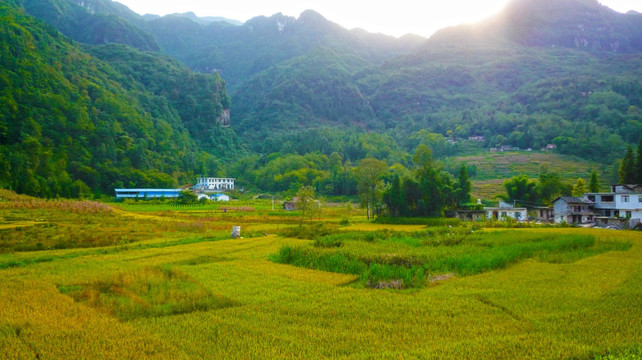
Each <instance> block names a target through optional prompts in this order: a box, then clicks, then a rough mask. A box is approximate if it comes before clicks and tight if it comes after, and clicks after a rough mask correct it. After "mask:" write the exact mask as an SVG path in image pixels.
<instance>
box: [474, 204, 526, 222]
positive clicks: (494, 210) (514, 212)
mask: <svg viewBox="0 0 642 360" xmlns="http://www.w3.org/2000/svg"><path fill="white" fill-rule="evenodd" d="M484 211H485V212H486V218H487V219H491V220H492V219H495V220H507V219H508V218H512V219H515V220H517V221H525V220H528V210H527V209H526V208H516V207H514V206H513V205H511V204H507V203H505V202H502V201H500V202H499V206H498V207H485V208H484Z"/></svg>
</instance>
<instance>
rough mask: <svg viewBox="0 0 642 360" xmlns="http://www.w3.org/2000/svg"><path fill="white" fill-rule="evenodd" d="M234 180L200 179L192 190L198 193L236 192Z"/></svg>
mask: <svg viewBox="0 0 642 360" xmlns="http://www.w3.org/2000/svg"><path fill="white" fill-rule="evenodd" d="M235 181H236V179H234V178H211V177H199V178H198V179H196V185H194V186H193V187H192V189H194V190H197V191H207V190H210V191H224V190H234V182H235Z"/></svg>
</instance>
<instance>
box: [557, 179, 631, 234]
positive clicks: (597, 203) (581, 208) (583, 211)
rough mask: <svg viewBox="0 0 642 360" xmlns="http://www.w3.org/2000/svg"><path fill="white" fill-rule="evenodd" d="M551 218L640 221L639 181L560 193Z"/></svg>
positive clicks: (625, 224)
mask: <svg viewBox="0 0 642 360" xmlns="http://www.w3.org/2000/svg"><path fill="white" fill-rule="evenodd" d="M553 208H554V216H555V217H554V222H555V223H562V222H566V223H569V224H596V225H597V226H616V227H632V226H635V225H637V224H639V223H640V222H641V221H642V185H640V184H635V185H632V184H630V185H627V184H617V185H611V191H610V192H604V193H586V194H584V197H581V198H580V197H570V196H562V197H559V198H557V199H556V200H555V202H554V203H553Z"/></svg>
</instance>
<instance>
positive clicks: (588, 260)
mask: <svg viewBox="0 0 642 360" xmlns="http://www.w3.org/2000/svg"><path fill="white" fill-rule="evenodd" d="M0 195H3V194H0ZM0 197H1V198H3V199H5V200H3V201H0V246H1V247H0V358H2V359H33V358H40V359H60V358H62V359H81V358H109V359H141V358H157V359H202V358H205V359H266V358H279V359H315V358H342V359H344V358H345V359H379V358H385V359H387V358H394V359H406V358H420V359H423V358H433V359H640V358H642V315H641V314H642V234H641V233H640V232H633V231H609V230H594V229H575V228H534V229H495V228H494V229H480V228H472V227H460V226H456V227H453V228H448V227H432V228H426V227H425V226H420V225H386V224H372V223H368V222H365V221H364V220H362V219H363V218H362V217H361V216H359V214H358V212H357V211H356V210H355V211H354V214H352V215H353V216H351V219H350V220H351V223H352V224H351V225H349V226H339V225H337V223H338V221H337V219H338V218H340V217H342V216H345V213H344V212H342V211H340V210H338V209H330V210H329V211H328V212H327V213H323V214H322V215H321V218H322V223H324V224H325V225H324V226H323V227H324V228H326V230H327V231H326V232H327V234H326V235H325V236H317V237H316V240H312V239H298V238H294V237H287V236H285V235H284V234H285V233H286V232H287V233H288V234H294V233H295V232H296V231H295V230H293V228H294V227H296V225H294V224H292V223H291V222H292V220H298V219H296V218H294V219H292V216H281V215H280V213H278V212H277V213H274V214H272V215H268V214H267V212H268V211H267V210H265V211H263V210H261V209H262V208H263V209H264V208H265V206H264V205H260V204H259V205H257V206H256V209H257V210H255V211H247V212H240V213H239V214H236V215H235V216H234V217H230V214H226V213H223V214H221V213H209V214H203V213H200V212H199V211H198V210H195V209H191V210H189V211H184V210H182V209H173V210H172V209H166V208H159V209H154V208H153V207H151V206H149V205H144V204H141V205H140V206H141V209H137V207H136V206H137V205H128V206H118V207H115V208H114V209H113V210H112V211H108V210H104V211H99V212H89V211H87V212H83V210H80V209H81V208H82V207H78V206H79V205H74V206H76V207H72V206H70V205H56V206H53V205H47V204H44V203H30V204H31V205H29V206H27V205H25V204H23V203H22V202H21V201H20V200H15V199H14V200H12V199H9V200H6V199H7V196H0ZM82 205H83V206H84V207H89V208H90V207H91V206H90V205H91V203H83V204H82ZM243 206H250V205H249V204H244V205H243ZM74 209H76V210H74ZM101 209H102V208H101ZM201 210H203V211H204V212H206V211H209V210H210V209H201ZM269 211H271V209H269ZM265 219H267V220H268V221H267V222H264V220H265ZM237 221H242V222H238V223H237ZM295 223H296V221H295ZM43 224H47V225H43ZM237 224H240V225H241V226H242V235H244V236H245V238H243V239H236V240H232V239H229V234H230V232H231V227H232V225H237ZM313 226H316V225H313ZM313 228H314V227H313ZM55 229H65V230H64V231H61V232H60V233H58V232H57V231H55ZM70 229H71V230H70ZM470 230H473V231H474V232H473V233H471V234H469V235H465V234H468V232H469V231H470ZM310 233H311V232H306V234H310ZM25 234H26V235H25ZM74 234H78V235H77V236H75V237H74ZM91 234H94V235H93V237H92V236H90V235H91ZM312 235H314V234H313V233H312ZM464 235H465V236H464ZM56 236H58V238H57V239H56V240H55V241H50V242H47V239H48V238H51V237H56ZM124 236H127V238H126V239H127V241H124V240H123V239H124ZM248 236H251V237H248ZM289 236H292V235H289ZM309 237H314V236H309ZM111 238H113V239H114V241H113V243H109V241H107V240H108V239H111ZM32 239H36V240H32ZM33 241H37V242H39V243H41V245H40V246H37V245H35V244H32V242H33ZM337 244H339V245H337ZM57 245H58V246H57ZM286 248H289V249H299V250H300V251H302V252H303V253H305V254H311V257H310V259H312V263H311V264H310V263H305V264H304V263H300V264H297V265H300V266H293V265H290V264H285V263H278V262H277V260H278V259H276V258H275V257H276V256H277V255H278V254H279V253H281V252H282V251H283V249H286ZM324 254H330V255H333V254H342V255H343V256H345V257H346V258H349V259H351V260H355V261H357V262H359V263H360V264H361V265H359V266H362V267H361V268H358V269H355V270H354V271H343V272H341V271H339V269H337V268H331V267H328V268H326V270H332V271H324V270H318V268H319V267H320V266H321V265H319V264H320V263H321V264H322V262H319V261H318V260H319V259H320V258H321V256H322V255H324ZM446 259H450V260H448V261H446ZM497 259H499V260H497ZM440 261H441V262H440ZM364 264H365V265H364ZM382 264H384V265H385V264H387V265H394V266H397V268H396V270H395V271H398V270H403V269H412V266H415V267H417V269H416V270H418V268H419V267H421V269H422V271H423V274H424V275H423V276H422V277H419V276H415V275H416V273H415V274H412V275H413V276H411V277H410V278H409V279H411V282H410V283H408V284H406V285H407V286H404V288H403V289H391V288H387V289H374V288H372V287H371V286H368V281H369V280H372V279H377V281H379V280H381V281H392V280H403V276H401V275H399V274H400V273H395V272H394V271H392V272H385V271H380V272H379V273H376V271H373V270H372V267H373V266H375V265H376V266H377V267H380V266H381V265H382ZM475 264H477V265H478V266H477V267H473V265H475ZM487 265H488V266H487ZM363 266H365V267H363ZM393 270H394V269H393ZM373 273H376V274H379V276H380V277H379V278H376V277H373V278H368V275H372V274H373ZM364 274H366V275H364ZM382 274H383V275H382ZM390 274H392V275H390ZM364 276H365V277H364Z"/></svg>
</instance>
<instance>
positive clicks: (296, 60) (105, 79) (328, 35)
mask: <svg viewBox="0 0 642 360" xmlns="http://www.w3.org/2000/svg"><path fill="white" fill-rule="evenodd" d="M8 3H11V4H15V7H16V8H19V9H24V10H29V11H30V12H37V11H40V12H43V13H45V14H44V15H43V19H44V20H45V21H47V22H50V23H51V24H52V25H53V26H55V27H56V28H57V29H59V31H61V32H62V33H65V34H68V36H70V37H71V38H73V39H75V40H76V41H79V42H82V43H86V44H82V45H74V44H73V42H70V41H69V40H70V39H68V38H65V37H63V36H60V35H59V34H57V33H56V32H55V31H54V30H53V29H51V28H48V27H46V26H43V24H42V23H39V22H37V21H35V22H34V21H33V20H25V21H27V23H28V24H29V25H28V26H26V25H22V21H23V19H28V17H26V16H24V14H23V13H21V12H20V10H16V9H12V8H7V9H8V10H7V11H8V12H9V13H11V14H13V15H11V16H14V18H12V20H11V21H12V22H13V23H16V24H18V25H19V26H23V27H26V28H27V29H28V31H26V32H31V31H34V32H36V33H38V34H40V33H41V32H44V33H49V34H50V35H51V36H53V39H55V40H51V39H48V38H46V39H45V40H46V41H50V40H51V41H52V44H58V43H59V42H60V43H62V44H64V45H59V47H62V48H65V49H66V48H67V47H69V48H71V49H74V50H73V51H72V52H74V53H78V54H82V55H79V58H80V59H88V60H87V61H85V62H82V61H80V62H78V63H77V64H76V63H75V62H73V61H71V65H69V66H68V67H67V68H65V67H62V68H60V69H59V68H57V67H56V66H53V65H51V64H53V63H55V60H53V59H56V58H58V57H59V58H60V59H65V56H66V52H65V51H67V50H65V51H62V50H61V51H60V52H58V53H45V52H42V50H41V49H40V47H38V46H40V45H38V46H36V47H35V50H33V49H32V48H29V49H31V50H33V54H32V57H33V58H34V59H38V60H37V61H36V60H34V61H31V63H34V64H41V63H43V64H46V63H47V62H50V63H51V64H50V65H51V66H50V67H32V68H29V69H28V70H27V69H26V68H21V67H20V66H22V65H24V64H21V63H19V62H18V63H15V64H14V63H11V62H7V64H8V65H7V66H9V67H8V68H7V69H8V70H7V71H9V72H13V73H15V74H18V73H20V74H22V75H21V76H17V75H11V74H9V73H8V72H7V74H9V75H7V76H5V78H7V79H10V80H7V81H6V83H7V84H10V86H11V87H7V88H5V89H4V90H5V93H9V94H11V96H12V97H13V98H14V99H13V100H11V99H10V98H9V97H5V98H3V100H2V101H4V100H6V101H7V103H8V104H9V105H11V104H13V103H16V104H17V106H18V107H20V106H22V109H21V110H20V111H22V112H21V113H20V115H19V116H18V115H15V114H10V113H9V110H6V111H5V112H4V113H3V119H5V124H7V126H6V127H7V128H8V129H9V128H11V130H10V131H13V134H17V135H15V136H14V137H12V138H11V139H20V141H13V140H11V141H9V140H8V139H9V137H7V138H6V139H7V140H6V142H4V140H3V143H2V144H1V145H2V146H3V151H4V152H3V154H11V155H12V156H13V159H12V160H11V161H9V160H6V161H5V162H4V163H2V162H0V165H2V166H0V168H4V169H8V168H11V171H14V170H16V169H27V170H28V171H27V170H24V171H23V170H20V171H18V170H16V172H15V173H16V174H18V173H21V174H23V175H20V176H22V177H23V178H25V179H35V181H36V182H37V183H38V184H39V186H40V188H41V189H48V190H46V191H45V190H42V191H41V190H37V191H36V190H31V192H30V193H32V194H36V195H43V196H59V195H60V196H67V194H69V193H70V192H71V190H58V188H57V187H56V186H57V185H50V184H47V181H45V179H49V178H51V176H50V174H53V173H56V172H58V173H62V172H60V171H59V170H58V169H64V171H65V172H66V174H67V175H68V179H67V178H65V180H64V181H63V182H65V183H66V184H70V182H69V181H68V180H71V183H73V182H75V181H76V180H79V181H80V182H79V183H76V186H75V188H74V189H75V190H74V192H73V194H76V195H77V194H78V192H79V191H80V190H78V189H82V188H83V184H84V185H87V186H88V188H87V189H85V190H87V191H93V192H100V191H102V192H109V191H110V189H111V188H113V187H116V186H118V185H126V186H142V185H149V186H161V185H163V186H165V184H177V183H185V182H191V181H193V179H190V176H193V175H194V174H198V173H200V174H212V175H215V174H217V173H218V172H220V171H221V169H222V168H223V167H225V168H226V171H227V172H228V173H232V174H234V176H236V177H238V178H239V182H240V183H241V182H244V184H246V185H247V186H248V187H256V188H260V189H266V190H271V191H285V190H288V189H290V188H291V186H292V184H317V185H319V186H321V187H322V188H324V189H329V190H327V192H326V193H327V194H332V195H351V194H352V195H353V194H354V188H355V187H354V183H353V180H354V179H352V180H346V179H349V178H350V174H351V164H356V163H357V162H359V161H360V160H362V159H364V158H378V159H382V160H385V162H386V163H387V164H388V165H392V166H393V167H395V169H396V170H395V171H399V173H400V174H408V169H403V168H404V167H408V168H412V167H413V166H415V165H414V164H413V161H412V159H411V156H410V155H409V154H410V153H412V152H414V151H415V149H416V148H417V146H418V145H421V144H424V145H427V146H429V147H430V149H431V150H432V154H433V155H434V156H435V157H437V158H439V157H442V156H445V155H453V154H457V153H459V152H462V151H466V149H470V148H471V147H473V148H475V149H477V150H479V149H480V148H486V149H487V148H489V147H495V146H498V145H512V146H518V147H520V148H534V149H538V148H540V147H542V146H545V145H546V144H550V143H553V144H556V145H557V147H558V151H559V152H561V153H563V154H572V155H577V156H580V157H583V158H588V159H593V160H597V161H601V162H603V163H606V164H608V163H609V162H613V161H614V159H619V158H621V156H622V153H623V152H624V149H625V148H626V146H627V143H629V144H631V143H638V142H639V139H640V136H642V113H640V110H639V108H640V105H641V104H642V80H641V79H642V52H641V51H640V46H639V44H640V39H641V38H642V31H641V30H640V26H639V24H640V18H641V17H642V15H640V14H637V13H629V14H619V13H616V12H614V11H612V10H610V9H608V8H605V7H602V6H601V5H599V3H597V1H595V0H558V1H549V0H545V1H535V0H514V1H512V2H511V3H510V4H509V6H508V7H507V8H506V9H505V10H504V11H502V12H500V13H499V14H497V15H496V16H494V17H491V18H489V19H486V20H484V21H481V22H479V23H477V24H469V25H461V26H456V27H452V28H448V29H444V30H442V31H440V32H438V33H437V34H435V35H434V36H433V37H431V38H430V39H428V40H425V39H421V38H418V37H413V36H406V37H403V38H399V39H395V38H392V37H388V36H384V35H376V34H369V33H367V32H365V31H363V30H346V29H344V28H342V27H340V26H339V25H337V24H334V23H332V22H331V21H329V20H327V19H325V18H324V17H323V16H321V15H320V14H318V13H316V12H314V11H306V12H304V13H303V14H301V16H300V17H299V18H293V17H288V16H284V15H282V14H276V15H273V16H270V17H257V18H254V19H252V20H250V21H248V22H246V23H245V24H242V25H233V24H230V23H227V22H220V21H209V20H205V19H200V18H195V17H194V16H193V14H192V15H190V14H189V13H188V14H173V15H168V16H164V17H154V16H140V15H137V14H135V13H133V12H131V11H129V9H127V8H126V7H124V6H122V5H119V4H117V3H114V2H111V1H105V0H87V1H81V0H10V2H8ZM39 4H40V5H39ZM49 13H50V14H49ZM15 14H20V16H18V17H16V15H15ZM18 18H20V19H19V20H16V19H18ZM104 18H108V19H111V20H110V21H113V23H117V24H121V23H122V24H124V26H123V27H119V28H118V29H119V30H118V31H117V32H116V33H117V34H119V36H114V37H111V38H109V40H105V41H90V40H86V39H85V38H82V37H81V35H83V34H80V33H79V31H80V30H83V31H89V32H90V33H91V32H92V31H94V30H95V31H96V33H95V34H94V35H91V34H84V35H86V36H89V37H90V38H96V37H99V36H98V35H100V34H103V33H104V29H109V27H106V28H104V29H103V27H101V26H99V24H100V23H101V21H102V19H104ZM60 19H69V21H68V23H63V22H62V21H61V20H60ZM78 19H86V23H83V24H84V25H83V26H85V27H83V26H80V27H79V28H75V26H76V25H77V24H80V23H81V22H79V21H78ZM70 24H71V25H73V26H71V25H70ZM65 26H68V27H70V29H71V30H70V32H69V33H66V31H67V30H65ZM40 27H42V29H46V30H42V29H40ZM137 34H138V35H137ZM140 34H142V35H140ZM13 35H15V34H14V33H12V32H11V31H8V32H7V33H6V34H5V35H4V36H5V37H3V41H5V39H6V42H7V44H8V45H6V46H8V48H11V47H12V46H14V45H13V44H14V43H19V42H20V41H21V40H17V38H13V37H12V36H13ZM54 35H55V36H54ZM84 35H83V36H84ZM139 35H140V36H139ZM101 36H102V35H101ZM33 38H34V39H35V40H34V41H36V43H37V42H39V41H45V40H43V38H42V37H41V36H40V35H38V36H33ZM139 38H140V39H148V40H149V39H151V41H150V42H147V41H143V42H142V44H148V45H150V44H157V47H158V49H160V51H161V52H162V53H164V54H166V55H172V56H173V57H174V58H176V59H178V60H179V61H181V62H183V63H184V64H187V65H188V66H189V67H191V68H192V71H190V70H188V69H187V68H186V67H185V66H184V65H181V63H179V62H178V61H177V60H173V59H169V58H167V57H164V56H162V55H160V54H159V53H158V51H157V50H158V49H156V48H153V46H152V47H146V46H147V45H145V46H142V45H137V44H138V43H137V42H136V41H132V39H139ZM103 42H106V44H103ZM97 43H98V44H100V45H96V44H97ZM56 46H58V45H56ZM150 46H151V45H150ZM54 47H55V46H54ZM31 50H30V51H31ZM150 50H151V51H150ZM67 52H68V51H67ZM11 66H12V67H11ZM38 66H40V65H38ZM42 66H44V65H42ZM48 66H49V65H48ZM75 66H78V67H79V68H78V69H76V68H75ZM86 66H87V69H86V70H84V72H83V71H82V70H79V69H80V68H83V69H84V67H86ZM195 71H196V72H195ZM198 71H200V72H198ZM32 72H36V73H37V74H38V77H41V78H42V79H40V80H38V81H37V82H36V83H34V85H33V86H34V88H38V86H41V85H39V84H41V82H42V81H45V82H46V81H49V82H51V83H59V82H61V83H64V81H67V82H71V85H64V86H63V88H65V87H69V89H71V90H69V91H67V92H62V93H61V96H62V99H60V98H58V99H60V104H58V105H56V104H53V105H52V104H50V103H48V102H47V101H45V100H39V101H41V104H39V105H36V106H35V107H34V106H33V105H31V104H32V103H34V101H33V100H31V99H28V98H21V100H17V99H16V96H19V94H21V93H20V92H17V93H14V90H15V89H19V88H20V86H19V85H17V84H18V83H17V82H16V81H23V80H19V79H21V77H25V79H29V78H30V77H33V75H30V74H32ZM76 72H78V73H79V74H86V75H83V76H86V77H87V78H88V79H92V80H91V82H92V83H94V84H97V87H98V88H100V89H103V91H107V92H109V93H110V94H111V93H113V95H110V96H111V97H112V98H113V99H116V100H114V102H115V103H118V104H119V106H112V107H104V108H101V107H99V106H97V105H94V104H93V102H96V104H99V105H101V106H102V104H104V103H106V102H105V101H102V100H101V101H99V100H98V98H96V99H95V98H94V97H93V96H94V94H93V93H91V92H89V93H88V95H89V97H90V102H89V104H91V106H89V105H87V106H85V105H84V104H85V103H84V102H80V103H79V104H81V105H82V106H85V108H86V109H85V110H81V112H86V113H87V114H88V115H87V116H86V117H84V118H88V119H89V122H90V123H92V124H93V125H92V126H94V128H95V127H97V126H98V125H96V124H97V120H98V118H97V117H96V116H95V114H96V113H95V112H94V110H93V108H96V109H98V110H99V112H100V111H102V113H101V114H103V117H104V118H106V119H108V120H105V121H106V122H105V123H106V124H112V122H113V121H114V120H117V122H115V123H114V124H116V123H117V124H118V126H120V127H121V128H122V127H127V129H126V130H125V132H126V133H128V132H129V131H130V130H131V129H135V128H137V127H142V128H144V130H131V131H138V132H137V133H135V134H134V135H131V134H129V133H128V135H127V136H128V137H129V138H131V139H132V140H133V141H124V142H122V143H120V142H118V141H115V140H113V139H121V138H122V137H121V136H120V135H121V133H120V130H118V126H116V125H113V126H111V125H110V126H111V128H109V129H110V130H109V131H106V132H103V133H101V134H102V135H101V136H97V135H96V134H94V133H93V130H91V131H89V133H90V134H91V136H93V137H91V136H89V137H88V136H84V137H83V136H78V137H76V136H71V137H72V140H75V139H77V140H78V141H84V139H87V138H92V139H93V140H91V141H90V143H91V146H89V145H86V146H85V145H83V146H84V148H83V149H84V150H82V149H81V148H82V146H81V147H78V146H77V145H74V146H76V147H74V148H73V149H74V150H73V151H74V154H76V153H77V154H82V153H83V151H84V152H85V153H87V154H88V155H87V156H86V157H85V158H82V157H81V158H82V159H83V160H82V161H81V162H78V161H74V162H73V164H72V162H71V160H66V159H65V160H64V161H59V163H57V164H58V165H56V169H55V170H50V169H46V168H44V167H42V166H41V165H42V164H45V163H46V164H49V163H56V160H54V158H55V159H58V158H65V156H68V154H69V149H71V148H70V147H65V146H66V145H65V146H63V145H61V144H59V143H58V142H57V141H58V139H62V138H63V136H60V134H64V133H65V131H67V130H69V131H70V133H72V134H75V133H74V131H76V130H77V129H75V128H74V126H70V128H69V129H67V130H62V129H63V127H61V126H60V124H58V123H57V122H55V121H53V122H52V121H50V120H48V119H46V117H43V116H42V115H38V116H31V117H30V115H29V114H28V111H27V110H28V108H29V107H30V106H32V107H33V108H34V109H41V110H38V111H40V112H41V113H42V112H45V109H47V107H50V108H51V109H53V110H51V112H54V113H55V112H56V111H58V110H56V109H58V107H60V106H62V107H64V108H65V109H67V108H73V107H74V106H72V105H73V104H74V103H78V101H76V98H74V97H73V95H72V94H73V93H75V92H77V93H80V94H82V91H83V89H84V87H82V86H80V85H79V84H78V83H77V81H76V80H77V77H74V76H73V74H75V73H76ZM94 72H96V74H94ZM43 74H53V75H54V77H52V78H49V77H47V76H44V75H43ZM93 77H95V78H96V79H98V80H93ZM16 79H18V80H16ZM74 79H76V80H74ZM41 80H42V81H41ZM230 82H231V83H232V84H233V92H232V96H231V101H230V96H228V95H227V91H226V90H225V86H226V83H230ZM85 87H86V86H85ZM6 89H10V90H6ZM38 89H40V88H38ZM43 89H44V90H43ZM105 89H107V90H105ZM52 92H53V91H51V90H48V89H46V88H42V89H40V90H38V91H34V92H33V93H35V94H42V93H47V94H48V93H52ZM12 101H13V102H12ZM92 101H93V102H92ZM3 104H4V103H3ZM65 104H66V105H65ZM82 106H81V107H82ZM12 108H13V105H11V106H6V107H5V109H12ZM228 108H231V127H230V128H224V127H221V126H220V121H221V114H222V111H223V110H225V109H228ZM123 109H126V111H125V110H123ZM38 111H34V113H38ZM61 112H62V114H63V115H61V116H60V117H59V118H60V119H63V118H68V119H74V116H75V115H73V114H67V112H68V110H61ZM125 113H127V114H128V115H123V114H125ZM10 116H13V117H10ZM30 118H33V119H34V121H35V123H36V124H38V125H39V126H40V131H41V133H42V135H39V133H38V131H35V130H33V131H32V130H29V128H28V127H25V126H23V125H16V124H13V123H12V122H11V121H8V120H6V119H14V120H18V119H20V121H23V122H28V121H27V120H28V119H30ZM130 118H131V124H128V125H123V123H125V122H127V121H129V119H130ZM61 121H62V120H61ZM159 124H160V125H159ZM165 124H167V125H168V126H165ZM83 126H84V125H83ZM88 126H89V125H88ZM101 126H102V125H101ZM32 127H33V128H36V129H37V128H38V126H33V124H32ZM89 127H90V129H93V128H91V126H89ZM0 128H2V127H0ZM157 128H161V129H164V130H163V131H165V132H162V131H161V132H158V131H156V132H155V131H152V130H151V129H157ZM23 129H24V130H23ZM52 129H53V130H52ZM30 131H31V132H30ZM49 132H51V133H52V134H53V135H52V134H49V135H46V136H45V135H44V134H45V133H49ZM23 133H24V134H27V135H29V134H35V135H33V136H32V137H34V138H36V139H39V140H38V142H39V144H40V145H43V146H44V144H47V145H46V146H44V148H43V149H45V150H44V151H41V152H37V153H38V154H40V155H39V156H44V157H42V159H44V160H42V161H39V162H36V161H35V160H34V161H31V162H29V161H27V160H26V159H27V157H28V156H30V155H28V154H31V153H32V152H33V151H35V150H38V149H40V148H38V147H37V146H36V147H35V148H34V149H35V150H34V149H31V148H27V147H25V146H26V145H25V144H22V143H21V141H22V140H24V139H26V137H25V136H27V135H24V134H23ZM237 134H239V136H237ZM480 135H481V136H483V137H484V139H485V140H484V142H483V143H473V142H467V141H466V139H467V138H468V137H469V136H480ZM51 136H53V138H54V139H55V140H54V141H50V140H47V139H48V138H49V137H51ZM166 138H172V139H176V140H173V141H174V143H173V145H172V146H174V147H171V146H170V145H168V144H166V140H165V139H166ZM446 139H448V140H449V142H447V141H446ZM100 141H105V143H110V142H113V144H112V145H105V146H106V147H105V148H101V146H102V145H101V144H100ZM132 144H135V146H133V145H132ZM159 144H163V145H162V146H159ZM246 147H247V148H248V149H249V152H247V151H246ZM79 149H80V150H79ZM96 149H102V150H96ZM125 149H126V150H125ZM38 151H40V150H38ZM206 152H207V153H209V154H206ZM292 153H295V154H296V155H295V154H292ZM14 154H15V155H14ZM20 154H22V155H20ZM49 154H59V155H49ZM65 154H67V155H65ZM105 154H120V155H118V156H120V157H119V158H118V159H116V158H109V157H108V156H107V155H105ZM123 154H124V155H123ZM212 154H213V155H212ZM288 154H290V155H288ZM240 155H248V156H247V157H240ZM7 156H8V155H6V156H5V157H4V159H7V158H8V157H7ZM19 156H23V159H22V160H16V159H15V158H16V157H19ZM109 156H112V157H114V155H109ZM118 156H117V157H118ZM217 159H218V161H217ZM232 159H233V160H234V161H232ZM32 160H33V159H32ZM330 160H332V161H330ZM219 161H223V162H225V164H222V163H220V162H219ZM79 163H81V164H82V165H83V166H79ZM24 164H26V165H24ZM34 164H35V165H34ZM605 166H606V165H605ZM329 169H332V175H331V176H330V175H328V174H329V173H328V172H329V171H330V170H329ZM7 171H9V170H7ZM51 171H53V172H51ZM153 171H156V173H153ZM279 171H281V173H279ZM152 173H153V174H154V175H150V174H152ZM12 174H13V173H12ZM24 174H26V175H24ZM12 176H13V177H12V178H11V179H10V182H8V183H7V184H3V185H2V186H5V187H7V186H8V187H11V188H13V189H18V188H17V187H18V186H22V185H21V184H25V182H24V181H22V180H20V179H18V175H15V176H14V175H12ZM61 176H62V175H61ZM63 177H64V176H63ZM96 179H97V180H96ZM340 179H343V180H340ZM7 181H9V180H7ZM341 182H345V183H346V184H348V185H346V186H342V185H340V184H339V183H341ZM34 184H35V183H34V182H33V181H31V182H30V185H29V186H31V188H35V187H33V185H34ZM66 186H67V185H66ZM54 188H55V189H56V190H52V189H54ZM66 189H71V188H70V185H69V186H67V188H66ZM18 190H19V191H21V192H27V186H25V187H24V188H20V189H18Z"/></svg>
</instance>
